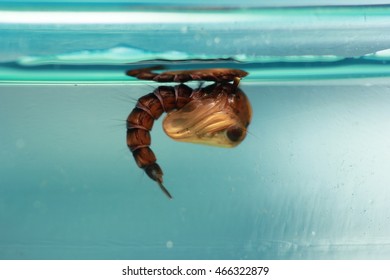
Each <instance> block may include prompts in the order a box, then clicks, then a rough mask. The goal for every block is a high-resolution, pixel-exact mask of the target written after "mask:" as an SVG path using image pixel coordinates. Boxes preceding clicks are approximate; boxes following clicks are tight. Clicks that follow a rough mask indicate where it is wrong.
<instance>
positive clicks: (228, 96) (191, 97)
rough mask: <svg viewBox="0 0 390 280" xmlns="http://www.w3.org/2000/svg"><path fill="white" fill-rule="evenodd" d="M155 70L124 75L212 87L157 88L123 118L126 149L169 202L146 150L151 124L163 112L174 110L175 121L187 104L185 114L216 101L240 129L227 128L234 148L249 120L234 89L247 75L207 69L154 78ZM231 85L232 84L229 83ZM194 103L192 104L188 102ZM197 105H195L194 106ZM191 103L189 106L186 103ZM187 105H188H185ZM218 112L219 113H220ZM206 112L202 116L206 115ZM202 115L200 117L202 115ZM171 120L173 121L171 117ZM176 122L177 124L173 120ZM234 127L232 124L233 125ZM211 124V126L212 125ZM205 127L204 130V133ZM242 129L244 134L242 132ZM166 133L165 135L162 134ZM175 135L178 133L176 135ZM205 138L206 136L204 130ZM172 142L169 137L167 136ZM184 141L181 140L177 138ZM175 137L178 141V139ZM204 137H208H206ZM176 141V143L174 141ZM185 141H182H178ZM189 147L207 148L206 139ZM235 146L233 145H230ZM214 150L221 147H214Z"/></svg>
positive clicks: (152, 156)
mask: <svg viewBox="0 0 390 280" xmlns="http://www.w3.org/2000/svg"><path fill="white" fill-rule="evenodd" d="M154 69H155V68H146V69H139V70H131V71H128V72H127V75H129V76H134V77H137V78H139V79H144V80H155V81H158V82H173V81H174V82H181V83H182V82H186V81H188V80H211V81H215V82H216V83H214V84H212V85H210V86H207V87H204V88H202V87H199V88H198V89H192V88H190V87H188V86H186V85H184V84H179V85H177V86H174V87H171V86H160V87H158V88H156V89H155V90H154V91H153V92H152V93H149V94H147V95H145V96H143V97H141V98H139V99H138V102H137V104H136V106H135V108H134V109H133V110H132V112H131V113H130V115H129V116H128V118H127V122H126V123H127V146H128V147H129V149H130V151H131V152H132V154H133V156H134V159H135V161H136V163H137V165H138V166H139V167H140V168H142V169H144V171H145V173H146V174H147V175H148V176H149V177H150V178H151V179H152V180H154V181H156V182H157V183H158V185H159V186H160V188H161V189H162V191H163V192H164V193H165V194H166V195H167V196H168V197H169V198H172V196H171V195H170V193H169V192H168V190H167V189H166V188H165V187H164V185H163V172H162V169H161V167H160V166H159V165H158V164H157V162H156V156H155V154H154V153H153V151H152V150H151V149H150V145H151V137H150V131H151V130H152V127H153V123H154V121H155V120H157V119H158V118H159V117H160V116H161V115H162V114H163V113H164V112H166V113H169V112H171V111H173V110H177V112H178V114H179V119H181V116H182V115H181V114H182V113H181V111H179V110H180V109H182V108H183V107H184V106H186V105H187V104H188V105H190V104H191V106H190V107H189V108H187V107H188V106H187V107H186V108H185V109H187V110H194V112H195V110H196V109H197V106H202V105H199V104H202V102H204V104H208V105H207V106H210V105H211V104H214V103H213V102H214V101H215V100H217V101H220V102H219V106H222V107H223V110H224V109H225V108H226V107H227V111H229V112H230V114H231V115H236V116H237V118H238V120H239V123H240V126H234V125H233V126H231V127H230V128H232V129H231V130H230V131H227V136H229V138H230V140H231V142H232V143H229V146H231V147H232V146H235V145H236V144H238V143H239V142H241V141H242V140H243V138H244V137H245V134H246V130H245V129H246V127H247V126H248V125H249V122H250V119H251V108H250V104H249V101H248V100H247V98H246V96H245V94H244V93H243V92H242V91H241V90H240V89H239V88H238V87H237V86H238V83H239V80H240V78H241V77H243V76H245V75H246V74H247V73H246V72H245V71H242V70H235V69H207V70H189V71H171V72H164V73H162V74H157V73H153V72H151V70H154ZM229 81H233V83H232V84H231V83H229ZM192 101H194V102H192ZM198 101H199V102H200V103H197V102H198ZM190 102H191V103H190ZM189 103H190V104H189ZM223 110H222V109H221V111H223ZM207 113H208V112H206V113H204V115H207ZM202 114H203V113H202ZM173 118H174V117H173ZM176 120H178V119H177V118H176ZM234 123H235V122H234ZM212 124H214V123H212ZM207 125H208V124H207V123H206V129H207ZM243 129H244V130H243ZM166 133H168V132H167V131H166ZM178 134H179V133H178ZM206 134H209V132H208V130H206ZM169 136H171V137H172V138H174V139H175V137H173V136H172V135H169ZM180 137H181V138H185V136H184V137H183V136H181V135H180ZM180 137H179V136H178V138H180ZM207 137H208V136H207ZM176 140H178V139H176ZM178 141H186V140H183V139H181V140H178ZM187 142H193V143H202V144H208V139H207V138H206V140H203V142H202V141H188V140H187ZM233 142H236V143H233ZM216 145H217V146H221V145H219V144H216Z"/></svg>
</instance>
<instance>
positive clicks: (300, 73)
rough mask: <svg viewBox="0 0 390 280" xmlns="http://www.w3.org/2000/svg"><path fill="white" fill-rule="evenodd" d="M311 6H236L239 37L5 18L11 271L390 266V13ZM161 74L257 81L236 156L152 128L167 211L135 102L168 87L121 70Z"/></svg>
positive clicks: (229, 29) (0, 117) (0, 158)
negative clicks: (71, 264)
mask: <svg viewBox="0 0 390 280" xmlns="http://www.w3.org/2000/svg"><path fill="white" fill-rule="evenodd" d="M307 9H308V8H305V9H298V10H296V9H291V10H286V11H284V10H272V9H271V10H267V9H266V10H258V11H257V10H256V11H255V12H253V11H252V12H251V11H230V12H229V13H230V14H229V18H230V19H236V22H239V23H241V25H240V24H238V27H239V28H238V27H237V25H234V24H231V25H230V26H229V24H228V23H226V24H225V25H223V26H221V25H219V24H218V22H216V23H214V24H211V23H210V22H208V21H207V20H205V21H204V22H202V23H200V24H198V23H194V22H192V23H191V22H190V23H187V24H185V25H183V24H182V22H180V21H179V23H177V22H176V23H169V24H168V23H167V25H166V26H165V25H164V24H162V26H161V30H159V34H160V35H159V34H157V33H158V32H157V31H153V29H151V28H149V27H148V26H145V25H142V24H138V25H137V26H138V29H137V28H136V29H135V31H132V30H133V29H129V28H128V29H126V30H127V31H126V32H125V31H123V29H121V28H119V27H118V25H117V24H118V23H111V24H108V25H107V26H105V27H106V29H100V31H99V32H100V33H101V34H100V35H101V36H100V37H99V38H100V40H92V38H95V39H96V38H97V36H98V35H99V34H98V30H99V26H92V25H91V26H90V25H84V24H85V23H83V24H81V25H80V26H78V25H66V24H64V25H61V24H59V25H57V26H55V25H52V24H50V23H45V24H46V25H45V24H43V23H40V24H37V25H30V24H28V23H23V24H21V25H17V24H11V23H4V22H2V25H1V28H0V33H2V34H4V35H6V36H8V37H7V38H8V40H7V41H6V42H8V43H7V44H2V55H1V61H2V64H1V65H0V77H1V84H0V135H1V138H0V228H1V231H0V258H1V259H388V258H389V257H390V247H389V245H388V244H389V243H390V239H389V236H390V214H389V212H388V211H387V208H388V207H387V206H388V203H389V200H390V192H389V191H388V187H389V185H390V177H389V175H388V170H387V169H388V168H387V166H388V163H389V161H390V142H389V140H388V139H389V131H390V124H389V122H388V121H387V120H388V119H389V118H390V110H389V105H388V104H390V80H389V66H388V51H387V49H389V46H390V44H389V42H390V39H389V38H388V34H387V33H388V32H384V30H386V26H387V25H389V24H390V23H389V21H388V20H384V17H385V16H386V15H387V14H386V12H387V11H388V8H387V7H381V8H380V9H376V8H375V7H354V8H350V9H349V8H342V9H341V10H340V9H336V10H332V9H333V8H323V9H320V8H315V11H316V14H315V16H314V18H312V19H311V22H312V25H311V26H306V25H305V24H302V22H304V23H305V22H306V20H308V19H310V18H311V17H313V13H312V12H313V10H307ZM16 11H17V12H20V11H19V10H16ZM247 12H249V14H251V15H252V18H251V17H249V18H248V17H246V16H247V15H248V14H247ZM332 12H335V13H334V14H333V16H331V19H332V21H330V19H329V18H327V17H326V15H328V16H329V15H332ZM188 13H189V14H190V15H189V17H191V16H193V15H194V14H196V13H202V12H200V11H195V12H194V13H192V12H188ZM207 13H209V14H211V15H213V13H216V14H217V16H218V17H217V19H218V21H223V20H224V19H225V16H224V15H225V14H224V13H222V12H220V11H218V10H217V11H212V12H207ZM335 14H336V15H337V16H334V15H335ZM179 15H180V14H179ZM179 15H177V18H175V19H179V18H180V16H179ZM283 15H284V16H286V19H285V20H284V22H286V21H289V22H290V24H289V25H288V26H286V25H285V24H283V22H281V21H280V17H281V16H283ZM363 15H364V16H363ZM287 16H288V17H287ZM264 17H265V18H266V19H268V23H269V24H268V25H267V26H266V27H264V25H259V24H255V23H256V20H260V19H264ZM364 17H365V20H366V21H364ZM210 18H216V17H215V16H214V17H210ZM345 18H348V19H349V20H350V21H346V20H345ZM65 19H66V17H65ZM161 19H162V20H161V21H162V22H164V15H162V18H161ZM298 19H299V20H298ZM170 20H172V17H170ZM156 21H157V20H156ZM346 22H349V25H347V24H346ZM364 22H368V23H367V24H364ZM25 24H27V25H25ZM123 24H124V26H128V25H130V26H133V25H132V24H134V23H129V22H125V23H123ZM151 24H152V23H151ZM168 25H169V26H168ZM340 25H343V26H344V27H345V28H344V29H343V30H340V29H339V27H340ZM26 26H29V27H30V29H31V30H29V32H30V33H28V32H27V31H25V29H24V28H23V27H26ZM250 26H251V28H249V27H250ZM81 27H82V28H81ZM122 27H123V26H122ZM133 27H134V26H133ZM357 27H359V28H357ZM240 28H243V29H240ZM245 28H247V29H245ZM263 28H266V29H267V30H268V31H267V32H268V33H267V32H266V33H264V32H265V31H264V30H263V31H264V32H263V33H259V29H263ZM141 29H143V30H144V32H143V33H142V32H138V31H139V30H141ZM167 29H169V30H167ZM225 29H226V30H225ZM71 30H72V31H74V32H73V33H72V32H71ZM237 30H240V32H237ZM292 30H293V31H294V32H293V34H294V36H292V35H291V34H290V35H288V36H287V35H286V34H289V32H290V33H291V32H292ZM318 30H320V31H321V32H319V31H318ZM54 31H56V32H54ZM164 32H165V33H164ZM166 32H168V33H169V36H168V37H169V38H170V39H172V40H167V39H165V40H164V41H162V40H163V39H162V38H163V37H164V36H165V38H166V37H167V33H166ZM175 32H176V33H175ZM221 32H222V34H223V36H221ZM332 32H336V35H335V36H332ZM337 32H341V33H343V35H344V37H342V36H339V35H340V33H337ZM26 34H34V36H27V35H26ZM164 34H165V35H164ZM216 34H219V35H216ZM256 34H261V35H257V36H255V35H256ZM278 34H285V35H286V36H285V37H284V39H283V36H280V35H279V36H278ZM315 34H317V35H318V34H322V37H319V36H314V35H315ZM146 35H148V36H146ZM163 35H164V36H163ZM196 35H197V36H198V37H196ZM83 36H84V37H85V38H84V39H82V38H83ZM150 36H152V37H150ZM153 36H157V37H153ZM312 36H313V37H312ZM373 37H375V38H376V40H375V41H373V40H372V38H373ZM42 38H45V40H42ZM151 38H154V40H155V39H156V38H158V40H157V41H158V42H164V44H161V45H160V44H159V45H156V44H152V43H151V42H153V40H152V39H151ZM188 38H193V39H194V40H196V38H198V40H197V42H202V44H204V45H197V44H193V42H192V43H191V42H190V40H189V39H188ZM216 38H219V39H216ZM297 38H298V39H299V40H298V39H297ZM308 38H312V39H310V40H309V39H308ZM180 40H181V42H180ZM208 40H209V41H208ZM267 40H268V41H267ZM54 41H55V42H57V45H55V46H53V45H52V44H51V43H50V44H49V42H54ZM207 42H209V43H207ZM227 42H230V43H231V44H227ZM243 42H246V44H243ZM264 42H266V43H264ZM267 42H268V43H267ZM92 43H93V44H92ZM240 45H241V46H242V47H241V48H240V47H238V46H240ZM218 46H222V47H218ZM276 46H277V47H276ZM187 47H188V48H187ZM204 59H206V61H204ZM141 60H148V61H146V62H139V61H141ZM170 60H185V61H176V62H175V63H172V62H170ZM124 63H131V64H130V65H124ZM152 64H164V65H166V66H167V67H170V68H178V69H192V68H199V67H215V66H218V67H234V68H241V69H244V70H247V71H248V72H249V73H250V75H249V76H248V77H247V78H245V79H244V80H243V81H242V83H241V87H242V89H243V91H244V92H245V93H246V94H247V95H248V97H249V99H250V100H251V103H252V106H253V121H252V123H251V125H250V127H249V130H250V134H249V135H248V136H247V138H246V139H245V141H244V142H243V143H242V144H241V145H240V146H239V147H237V148H234V149H218V148H213V147H206V146H198V145H191V144H185V143H177V142H174V141H172V140H171V139H169V138H168V137H167V136H166V135H165V134H164V133H163V131H162V129H161V120H159V121H157V122H156V123H155V125H154V129H153V132H152V147H153V150H154V151H155V153H156V155H157V157H158V162H159V163H160V165H161V166H162V168H163V170H164V172H165V184H166V186H167V187H168V188H169V190H170V191H171V193H172V194H173V196H174V199H173V200H171V201H169V200H168V199H167V198H166V197H165V196H164V195H163V194H162V193H161V191H160V190H159V188H158V187H157V186H156V185H155V183H154V182H152V181H151V180H150V179H149V178H148V177H147V176H146V175H144V174H143V172H142V170H140V169H138V168H137V166H136V164H135V163H134V160H133V158H132V155H131V154H130V152H129V151H128V149H127V146H126V144H125V126H124V120H125V119H126V117H127V115H128V114H129V112H130V111H131V110H132V108H133V107H134V102H135V101H134V100H135V99H137V98H138V97H140V96H142V95H144V94H147V93H149V92H150V91H152V90H153V88H154V87H155V86H157V84H154V83H152V82H147V81H137V80H135V79H132V78H129V77H126V76H125V75H124V71H125V70H126V69H130V68H136V67H140V66H147V65H152ZM190 85H192V86H195V87H196V86H197V85H198V84H197V83H190Z"/></svg>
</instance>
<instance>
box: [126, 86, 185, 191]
mask: <svg viewBox="0 0 390 280" xmlns="http://www.w3.org/2000/svg"><path fill="white" fill-rule="evenodd" d="M191 94H192V89H191V88H189V87H188V86H186V85H183V84H180V85H178V86H175V87H168V86H160V87H158V88H156V90H154V91H153V92H152V93H149V94H147V95H145V96H143V97H141V98H139V99H138V102H137V105H136V106H135V108H134V109H133V111H132V112H131V113H130V115H129V116H128V118H127V121H126V123H127V146H128V147H129V149H130V151H131V152H132V153H133V156H134V159H135V161H136V163H137V165H138V166H139V167H140V168H142V169H144V170H145V172H146V174H148V176H149V177H150V178H151V179H153V180H155V181H156V182H158V183H159V185H160V187H162V188H163V186H162V181H163V180H162V175H163V172H162V170H161V168H160V166H159V165H158V164H157V163H156V156H155V155H154V153H153V151H152V150H151V149H150V147H149V146H150V144H151V137H150V131H151V130H152V127H153V123H154V120H157V119H158V118H159V117H160V116H161V115H162V114H163V113H164V112H169V111H171V110H174V109H180V108H182V107H183V106H184V105H185V104H187V103H188V102H189V101H191ZM163 190H164V189H163ZM164 191H166V190H164ZM166 193H167V192H166ZM167 195H168V196H170V195H169V193H167Z"/></svg>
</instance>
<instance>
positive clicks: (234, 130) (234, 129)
mask: <svg viewBox="0 0 390 280" xmlns="http://www.w3.org/2000/svg"><path fill="white" fill-rule="evenodd" d="M243 134H244V131H243V129H242V128H241V127H238V126H231V127H229V128H228V129H227V131H226V136H227V137H228V138H229V140H230V141H232V142H237V141H239V140H241V138H242V135H243Z"/></svg>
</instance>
